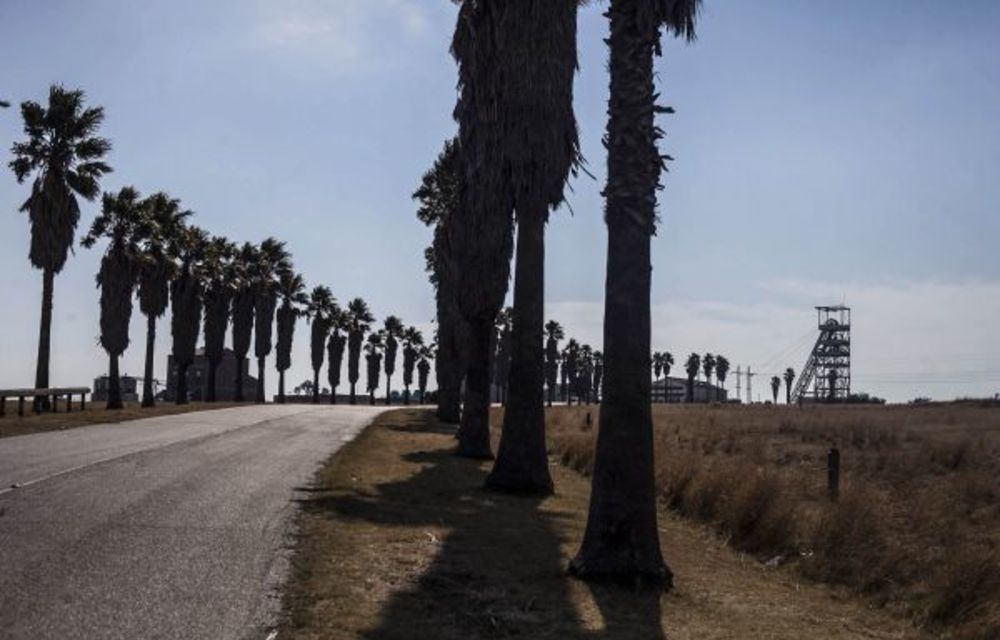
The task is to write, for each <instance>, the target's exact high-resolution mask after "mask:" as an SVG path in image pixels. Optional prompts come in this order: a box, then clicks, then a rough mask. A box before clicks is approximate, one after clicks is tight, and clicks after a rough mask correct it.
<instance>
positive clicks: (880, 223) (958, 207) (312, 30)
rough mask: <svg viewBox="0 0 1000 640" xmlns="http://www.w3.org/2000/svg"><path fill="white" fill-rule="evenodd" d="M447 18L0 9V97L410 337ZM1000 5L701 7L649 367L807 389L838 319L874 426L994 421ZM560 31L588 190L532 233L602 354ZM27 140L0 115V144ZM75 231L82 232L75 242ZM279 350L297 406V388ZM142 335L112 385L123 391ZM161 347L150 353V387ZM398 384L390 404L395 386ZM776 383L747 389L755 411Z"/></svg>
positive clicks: (585, 22)
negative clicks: (46, 101)
mask: <svg viewBox="0 0 1000 640" xmlns="http://www.w3.org/2000/svg"><path fill="white" fill-rule="evenodd" d="M454 13H455V9H454V6H453V5H452V4H451V3H450V2H447V1H446V0H325V1H323V0H288V1H285V2H270V1H264V0H260V1H253V0H216V1H213V2H211V3H205V2H193V1H175V2H170V3H165V2H146V3H133V2H125V1H124V0H119V1H111V0H104V1H100V0H88V1H87V2H71V1H61V0H43V1H34V2H29V1H27V0H0V97H2V98H4V99H7V100H10V101H20V100H24V99H35V100H41V99H43V98H44V96H45V93H46V91H47V87H48V85H49V84H50V83H52V82H61V83H63V84H65V85H67V86H70V87H82V88H84V89H85V90H86V91H87V92H88V95H89V97H90V99H91V101H92V102H94V103H96V104H101V105H103V106H104V107H105V108H106V111H107V121H106V126H105V129H104V133H105V135H106V136H107V137H109V138H111V139H112V141H113V142H114V151H113V153H112V155H111V157H110V163H111V164H112V165H113V166H114V167H115V173H113V174H111V175H110V176H109V177H108V179H107V180H106V181H105V182H104V187H105V188H106V189H117V188H119V187H121V186H123V185H126V184H134V185H135V186H136V187H138V188H139V189H140V190H141V191H143V192H149V191H154V190H160V189H163V190H167V191H169V192H170V193H172V194H173V195H175V196H177V197H179V198H181V199H182V200H183V201H184V203H185V204H186V205H187V206H188V207H190V208H192V209H194V210H195V211H196V212H197V222H198V224H200V225H202V226H204V227H205V228H207V229H209V230H210V231H212V232H215V233H218V234H224V235H227V236H229V237H231V238H233V239H238V240H254V241H257V240H260V239H262V238H264V237H266V236H268V235H275V236H278V237H280V238H282V239H284V240H286V241H287V242H288V244H289V246H290V248H291V250H292V251H293V253H294V256H295V259H296V264H297V266H298V267H299V268H300V269H301V270H302V271H303V272H304V274H305V276H306V278H307V280H308V281H309V283H310V285H312V284H319V283H323V284H328V285H329V286H331V287H332V288H333V290H334V292H335V293H336V295H337V296H338V298H340V299H341V300H347V299H349V298H351V297H354V296H357V295H362V296H364V297H366V298H367V299H368V300H369V301H370V302H371V304H372V306H373V308H374V309H375V311H376V313H377V314H378V315H379V316H384V315H385V314H387V313H396V314H398V315H401V316H402V317H403V318H404V319H405V320H406V321H407V322H409V323H414V324H418V325H420V326H422V327H424V328H427V329H429V328H430V321H431V319H432V317H433V304H432V293H431V289H430V286H429V285H428V284H427V282H426V278H425V276H424V274H423V272H422V268H423V257H422V250H423V247H424V246H425V245H426V243H427V241H428V239H429V232H428V231H427V230H425V229H424V228H422V227H421V226H420V225H419V223H418V222H417V221H416V220H415V218H414V217H413V211H414V206H413V203H412V201H411V200H410V194H411V193H412V191H413V189H414V188H415V186H416V184H417V182H418V181H419V177H420V175H421V173H422V172H423V171H424V170H425V169H426V168H427V166H428V165H429V163H430V162H431V161H432V159H433V157H434V156H435V154H436V153H437V151H438V150H439V148H440V146H441V143H442V141H443V140H444V139H445V138H446V137H448V136H450V135H451V134H452V133H453V132H454V129H455V126H454V123H453V122H452V120H451V117H450V114H451V109H452V107H453V104H454V100H455V68H454V63H453V62H452V60H451V58H450V57H449V55H448V43H449V37H450V34H451V31H452V28H453V23H454ZM998 29H1000V4H997V3H994V2H987V1H973V0H957V1H956V2H951V3H941V2H930V1H923V0H883V1H880V2H877V3H872V2H861V1H848V2H841V3H837V4H836V5H833V4H829V3H789V2H779V1H777V0H761V1H757V2H753V3H750V2H733V1H732V0H730V1H728V2H721V1H720V2H708V3H706V9H705V13H704V15H703V19H702V22H701V27H700V38H699V40H698V42H697V43H695V44H694V45H692V46H687V47H685V46H683V45H681V44H680V43H677V42H672V43H669V45H668V46H667V48H666V52H665V56H664V58H663V59H662V60H661V61H660V62H659V65H658V68H659V72H660V73H659V80H660V86H661V88H662V92H663V95H664V102H666V103H668V104H671V105H673V106H674V107H675V108H676V109H677V114H676V115H674V116H671V117H669V118H665V119H664V121H663V123H662V124H663V126H664V128H665V129H666V130H667V132H668V137H667V138H666V140H665V145H664V149H665V151H667V152H669V153H670V154H671V155H673V156H674V157H675V158H676V161H675V162H674V163H672V165H671V171H670V173H669V174H668V175H667V176H666V178H665V182H666V189H665V190H664V191H663V193H662V195H661V216H662V219H663V224H662V226H661V229H660V233H659V235H658V237H657V238H656V239H654V288H653V304H654V325H655V326H654V346H655V347H656V348H658V349H667V350H670V351H672V352H674V354H675V355H676V356H678V359H681V358H682V357H683V356H684V355H686V354H687V353H689V352H691V351H698V352H705V351H713V352H721V353H724V354H727V355H728V356H729V359H730V360H731V361H732V362H733V363H734V364H737V363H742V364H743V365H744V366H745V365H747V364H749V365H751V366H753V367H754V368H755V369H757V370H760V371H762V372H764V373H771V372H772V371H777V370H779V369H783V368H784V367H785V366H793V367H795V368H796V369H798V368H800V367H801V365H802V363H803V360H804V357H805V351H806V350H807V347H805V346H803V345H804V344H805V343H806V342H808V339H809V335H810V332H811V331H813V329H814V324H815V322H814V314H813V311H812V307H813V306H814V305H817V304H827V303H831V302H832V303H839V302H841V301H842V300H844V301H846V302H847V303H848V304H850V305H852V306H853V307H854V309H855V312H854V324H855V376H856V382H855V387H856V388H857V389H858V390H866V391H871V392H874V393H878V394H880V395H885V396H888V397H890V398H892V399H897V400H904V399H907V398H911V397H913V396H916V395H930V396H934V397H952V396H955V395H966V394H970V395H985V394H989V395H992V394H993V393H996V392H998V391H1000V364H998V358H1000V344H998V342H1000V341H998V339H997V338H996V337H995V335H994V333H993V331H992V327H993V326H995V324H996V321H995V318H996V317H997V316H998V313H1000V257H998V254H997V251H996V248H995V243H996V240H995V239H996V238H998V237H1000V215H998V214H1000V180H998V179H997V174H998V167H1000V121H998V120H997V118H996V114H997V113H998V112H1000V39H998V38H996V32H997V30H998ZM605 30H606V23H605V20H604V19H603V18H602V16H601V6H600V4H593V5H592V6H590V7H588V8H586V9H584V10H583V11H582V13H581V21H580V34H579V37H580V49H581V50H580V74H579V76H578V80H577V116H578V119H579V122H580V129H581V135H582V141H583V150H584V153H585V155H586V157H587V160H588V162H589V169H590V171H591V172H592V173H593V174H594V175H595V176H596V178H597V179H596V180H592V179H590V178H588V177H585V176H581V178H580V179H578V180H577V181H575V182H574V183H573V185H572V193H571V194H570V197H569V202H570V205H571V207H572V214H571V213H570V212H569V211H568V210H567V209H565V208H564V210H562V211H560V212H558V213H556V214H555V215H554V216H553V219H552V223H551V224H550V227H549V235H548V238H549V244H548V247H549V248H548V256H547V270H548V273H547V275H548V281H547V287H546V289H547V300H548V304H549V315H551V316H554V317H557V318H559V319H561V320H562V321H563V323H564V324H566V325H567V326H568V327H569V329H570V332H571V333H572V334H574V335H577V336H579V337H580V338H582V339H584V340H587V341H589V342H591V343H592V344H595V345H596V344H599V342H600V322H601V309H602V304H601V302H602V295H603V277H604V257H603V252H604V243H605V238H606V236H605V229H604V225H603V221H602V201H601V199H600V195H599V192H600V188H601V183H602V181H603V174H604V162H605V158H604V154H603V149H602V147H601V144H600V138H601V135H602V133H603V129H604V119H605V109H606V98H607V77H606V70H605V59H606V52H605V49H604V44H603V41H602V38H603V37H604V35H605ZM20 137H21V132H20V123H19V118H18V114H17V112H16V110H15V109H9V110H6V111H0V142H3V148H4V149H5V150H6V149H7V148H9V145H10V143H11V142H13V141H14V140H15V139H19V138H20ZM26 191H27V187H26V186H24V185H17V184H16V182H15V181H14V179H13V175H12V174H10V173H7V177H6V178H2V177H0V209H3V210H5V211H7V212H8V213H7V214H3V215H0V267H2V272H3V273H4V274H5V275H4V278H3V280H2V282H0V295H2V299H3V300H4V301H5V304H6V307H7V313H6V314H5V318H6V321H5V331H4V332H2V333H3V337H2V338H0V340H2V341H3V343H2V344H0V348H2V349H3V351H4V353H5V357H4V358H3V360H2V361H0V386H19V385H24V384H28V383H30V382H31V379H32V373H33V370H34V357H35V341H36V339H37V319H38V306H39V296H40V288H41V287H40V280H41V278H40V275H39V274H38V273H37V272H35V271H33V270H32V269H31V268H30V266H29V264H28V261H27V259H26V257H27V247H28V225H27V220H26V219H25V217H24V216H23V215H21V214H18V213H17V211H16V210H17V207H18V205H19V204H20V203H21V202H22V201H23V199H24V198H25V196H26ZM95 211H96V206H95V205H86V206H85V207H84V221H83V224H82V225H81V227H82V226H83V225H85V224H87V223H88V222H89V220H90V219H91V218H92V217H93V215H94V213H95ZM98 259H99V255H98V252H97V251H87V250H83V249H78V250H77V252H76V256H75V257H74V258H72V259H71V261H70V263H69V265H68V266H67V268H66V270H65V271H64V273H63V274H62V275H61V276H60V277H59V278H58V279H57V281H56V302H55V328H54V354H55V357H54V359H53V377H54V382H55V383H59V384H70V383H79V382H84V381H89V380H90V379H91V378H93V376H94V375H96V374H97V373H99V372H100V371H101V370H103V368H104V364H103V359H104V358H103V355H102V353H101V352H100V350H99V348H98V347H97V344H96V334H97V294H96V292H95V291H94V290H93V274H94V273H95V271H96V266H97V261H98ZM306 337H307V333H306V332H305V331H300V333H299V334H298V335H297V349H296V352H297V355H296V360H297V362H296V364H295V365H294V366H293V370H292V372H291V374H290V380H291V381H293V382H296V381H298V380H301V379H305V378H306V377H307V367H308V364H307V357H306V356H305V350H304V349H303V348H304V347H305V346H306V345H305V341H306ZM141 339H142V326H141V323H140V322H139V319H138V318H134V321H133V347H132V348H131V349H130V350H129V352H128V353H127V355H126V359H125V368H126V369H127V370H128V371H131V372H139V371H140V370H141V360H142V354H141V348H140V347H141V344H142V343H141ZM168 342H169V325H168V324H167V323H166V322H164V323H162V324H161V326H160V347H161V349H160V352H161V354H160V357H161V362H163V361H165V353H166V351H167V346H168ZM397 384H398V380H397ZM765 388H766V383H760V382H758V389H759V391H761V392H763V391H764V389H765Z"/></svg>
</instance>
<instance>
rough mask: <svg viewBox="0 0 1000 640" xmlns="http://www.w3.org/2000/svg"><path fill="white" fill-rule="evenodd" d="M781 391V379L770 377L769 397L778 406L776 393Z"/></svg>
mask: <svg viewBox="0 0 1000 640" xmlns="http://www.w3.org/2000/svg"><path fill="white" fill-rule="evenodd" d="M780 390H781V378H779V377H778V376H771V397H772V398H774V404H778V391H780Z"/></svg>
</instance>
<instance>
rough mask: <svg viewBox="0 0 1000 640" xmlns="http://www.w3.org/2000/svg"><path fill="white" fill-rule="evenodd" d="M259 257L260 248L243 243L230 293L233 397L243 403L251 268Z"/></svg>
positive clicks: (251, 300) (250, 319)
mask: <svg viewBox="0 0 1000 640" xmlns="http://www.w3.org/2000/svg"><path fill="white" fill-rule="evenodd" d="M259 260H260V250H259V249H258V247H257V246H256V245H252V244H250V243H249V242H247V243H244V244H243V247H242V248H241V249H240V253H239V256H238V257H237V260H236V263H235V274H236V279H235V287H236V292H235V294H234V296H233V354H234V355H235V356H236V390H235V392H234V395H233V399H234V400H236V402H243V400H244V396H243V373H244V368H245V367H246V360H247V354H248V353H249V352H250V341H251V337H252V335H253V316H254V275H253V273H254V268H255V265H256V264H257V262H258V261H259Z"/></svg>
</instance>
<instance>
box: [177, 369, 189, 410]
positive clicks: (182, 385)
mask: <svg viewBox="0 0 1000 640" xmlns="http://www.w3.org/2000/svg"><path fill="white" fill-rule="evenodd" d="M174 403H175V404H187V403H188V365H186V364H179V365H177V397H176V398H174Z"/></svg>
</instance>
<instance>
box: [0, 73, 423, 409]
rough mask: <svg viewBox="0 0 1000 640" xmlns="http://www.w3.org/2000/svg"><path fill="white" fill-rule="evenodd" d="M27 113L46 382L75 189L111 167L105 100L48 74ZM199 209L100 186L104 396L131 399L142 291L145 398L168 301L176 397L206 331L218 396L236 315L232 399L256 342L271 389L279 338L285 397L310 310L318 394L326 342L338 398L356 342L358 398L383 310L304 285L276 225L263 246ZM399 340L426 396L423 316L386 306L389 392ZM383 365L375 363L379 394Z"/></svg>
mask: <svg viewBox="0 0 1000 640" xmlns="http://www.w3.org/2000/svg"><path fill="white" fill-rule="evenodd" d="M21 114H22V117H23V120H24V133H25V135H26V139H25V140H24V141H22V142H18V143H15V144H14V146H13V148H12V152H13V154H14V159H13V160H12V161H11V162H10V167H11V169H12V170H13V171H14V174H15V176H16V177H17V180H18V182H24V181H25V180H27V179H32V188H31V195H30V196H29V198H28V200H27V201H26V202H25V203H24V204H23V205H22V207H21V210H22V211H24V212H27V213H28V214H29V218H30V222H31V251H30V253H29V257H30V259H31V262H32V264H33V265H34V266H35V267H37V268H38V269H40V270H41V271H42V275H43V295H42V314H41V324H40V331H39V347H38V366H37V369H36V378H35V386H36V387H38V388H46V387H48V372H49V361H50V336H51V321H52V303H53V297H54V294H53V288H54V286H53V285H54V279H55V275H57V274H58V273H59V272H60V271H61V270H62V269H63V267H64V266H65V264H66V260H67V258H68V255H69V252H70V250H71V248H72V245H73V242H74V237H75V234H76V228H77V225H78V223H79V218H80V207H79V203H78V201H77V197H81V198H83V199H84V200H87V201H92V200H94V199H96V198H97V196H98V195H99V194H100V193H101V190H100V185H99V180H100V178H101V177H102V176H104V175H105V174H107V173H109V172H110V171H111V167H109V166H108V165H107V164H106V163H105V162H104V156H105V155H106V154H107V153H108V152H109V151H110V149H111V143H110V142H109V141H107V140H106V139H104V138H101V137H99V136H98V135H97V132H98V129H99V127H100V125H101V123H102V122H103V119H104V111H103V109H102V108H100V107H87V106H86V105H85V98H84V94H83V92H82V91H79V90H73V91H70V90H66V89H64V88H63V87H61V86H58V85H55V86H52V87H51V88H50V90H49V97H48V103H47V105H45V106H43V105H40V104H38V103H35V102H31V101H26V102H24V103H22V105H21ZM190 216H191V212H190V211H188V210H186V209H184V207H183V206H182V205H181V202H180V201H179V200H178V199H176V198H173V197H171V196H170V195H168V194H166V193H164V192H158V193H154V194H152V195H150V196H148V197H143V196H142V194H140V192H139V191H138V190H137V189H136V188H135V187H132V186H128V187H123V188H122V189H120V190H119V191H118V192H117V193H104V194H103V196H102V198H101V211H100V213H99V215H98V216H97V217H95V219H94V220H93V222H92V224H91V227H90V230H89V232H88V233H87V234H86V235H85V236H84V238H83V239H82V245H83V246H84V247H87V248H91V247H94V246H95V245H96V244H97V243H98V242H100V241H102V240H106V241H107V244H106V247H105V249H104V254H103V256H102V258H101V264H100V268H99V270H98V273H97V278H96V280H97V286H98V288H99V289H100V292H101V293H100V307H101V313H100V336H99V342H100V344H101V346H102V347H103V348H104V350H105V351H106V352H107V354H108V358H109V365H108V370H109V376H108V377H109V384H108V407H109V408H111V409H118V408H121V407H122V406H123V403H122V397H121V383H120V375H119V360H120V358H121V357H122V355H123V353H124V352H125V350H126V349H127V348H128V345H129V323H130V320H131V316H132V310H133V295H135V296H137V297H138V300H139V309H140V311H141V312H142V314H143V315H145V316H146V357H145V375H144V385H143V396H142V405H143V406H145V407H150V406H153V405H154V404H155V398H154V394H153V380H154V351H155V344H156V323H157V320H158V319H159V318H161V317H162V316H163V315H164V314H165V313H166V311H167V309H168V307H169V308H170V310H171V317H170V327H171V337H172V349H171V352H172V355H173V360H174V364H175V365H176V368H177V371H176V381H177V385H176V390H175V399H176V401H177V402H178V403H185V402H187V400H188V395H189V394H188V389H187V382H188V380H187V378H188V376H187V372H188V369H189V368H190V366H191V365H192V364H193V362H194V359H195V354H196V348H197V344H198V341H199V338H200V337H202V336H203V339H204V352H205V357H206V359H207V361H208V364H209V366H208V375H207V390H206V398H205V399H206V400H208V401H215V400H216V398H217V393H216V374H217V370H218V368H219V366H220V364H221V363H222V359H223V356H224V353H225V340H226V333H227V331H228V329H229V327H230V325H231V326H232V346H233V352H234V354H235V356H236V360H237V363H240V364H239V366H237V368H236V372H237V373H236V388H235V399H236V400H237V401H243V400H244V375H243V367H242V366H241V363H242V362H244V360H245V359H246V357H247V355H248V354H249V352H250V347H251V344H252V346H253V350H254V356H255V358H256V360H257V385H256V389H255V400H256V401H257V402H264V401H265V370H266V366H265V365H266V359H267V357H268V356H269V355H270V354H271V351H272V348H273V349H274V350H275V351H276V369H277V371H278V376H279V382H278V401H279V402H283V401H284V399H285V373H286V371H287V370H288V369H289V368H290V367H291V352H292V341H293V338H294V334H295V326H296V323H297V320H298V319H299V318H301V317H306V318H308V319H311V321H312V332H311V345H310V346H311V360H312V367H313V372H314V383H315V384H314V385H313V389H314V391H313V401H314V402H318V401H319V396H318V389H319V384H318V380H319V372H320V370H321V368H322V366H323V360H324V355H328V356H329V362H330V367H329V374H328V381H329V383H330V385H331V387H332V389H333V392H332V393H331V402H335V401H336V388H337V386H338V384H339V382H340V369H341V366H342V361H343V357H344V351H345V342H346V347H347V356H348V370H349V375H348V378H349V382H350V385H351V395H350V398H351V402H352V403H353V402H355V397H356V383H357V381H358V368H359V367H358V361H359V359H360V355H361V343H362V340H363V338H364V335H365V334H366V333H368V332H369V330H370V327H371V323H372V322H373V321H374V317H373V316H372V314H371V311H370V310H369V309H368V305H367V303H365V301H364V300H362V299H361V298H356V299H354V300H352V301H351V302H350V303H349V304H348V305H347V308H346V310H343V311H342V310H341V309H340V308H339V307H338V306H337V303H336V301H335V300H334V298H333V294H332V292H331V291H330V289H329V288H327V287H323V286H319V287H316V288H315V289H313V291H312V293H311V294H307V292H306V284H305V279H304V278H303V276H302V275H301V274H300V273H297V272H296V271H295V269H294V265H293V263H292V259H291V254H290V253H289V251H288V249H287V247H286V245H285V243H283V242H281V241H279V240H277V239H275V238H267V239H265V240H264V241H263V242H261V243H260V244H259V245H254V244H251V243H244V244H243V245H242V246H240V245H237V244H235V243H233V242H231V241H230V240H228V239H226V238H223V237H218V236H210V235H209V234H208V233H207V232H206V231H204V230H203V229H200V228H199V227H197V226H193V225H191V224H189V221H188V219H189V218H190ZM202 320H204V325H202ZM275 321H276V322H275ZM275 324H276V329H277V335H276V336H275V335H274V329H275ZM345 336H346V337H345ZM251 338H252V341H251ZM275 338H276V339H275ZM401 340H402V346H403V382H404V386H405V388H406V392H405V399H406V402H409V399H410V386H411V385H412V383H413V374H414V370H415V369H416V370H417V373H418V375H419V376H420V379H421V380H423V381H424V382H423V384H422V385H421V387H420V388H421V397H422V396H423V392H424V390H426V378H427V375H428V373H429V370H430V362H429V358H430V357H431V354H430V351H429V349H427V348H426V347H425V346H424V345H423V337H422V335H421V334H420V332H419V331H418V330H417V329H416V328H414V327H409V328H405V327H404V326H403V324H402V322H401V321H400V320H399V318H397V317H395V316H390V317H389V318H387V319H386V321H385V326H384V328H383V329H382V330H380V331H379V332H377V333H373V334H372V336H371V337H370V341H369V349H368V356H369V358H373V357H376V354H377V357H378V362H379V363H381V362H382V351H383V350H384V353H385V359H384V361H385V373H386V380H387V385H386V402H387V403H388V402H389V401H390V400H391V386H390V384H391V380H392V375H393V374H394V372H395V365H396V360H397V353H398V349H399V346H400V341H401ZM369 363H371V360H369ZM377 374H378V372H377V371H372V370H371V364H369V379H368V384H369V386H368V389H369V393H370V394H371V397H372V399H374V395H373V394H374V389H375V386H373V381H374V382H375V383H377V379H378V375H377ZM46 403H47V399H46V398H44V397H42V398H38V399H36V410H38V411H41V410H44V409H46V408H47V406H46Z"/></svg>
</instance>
